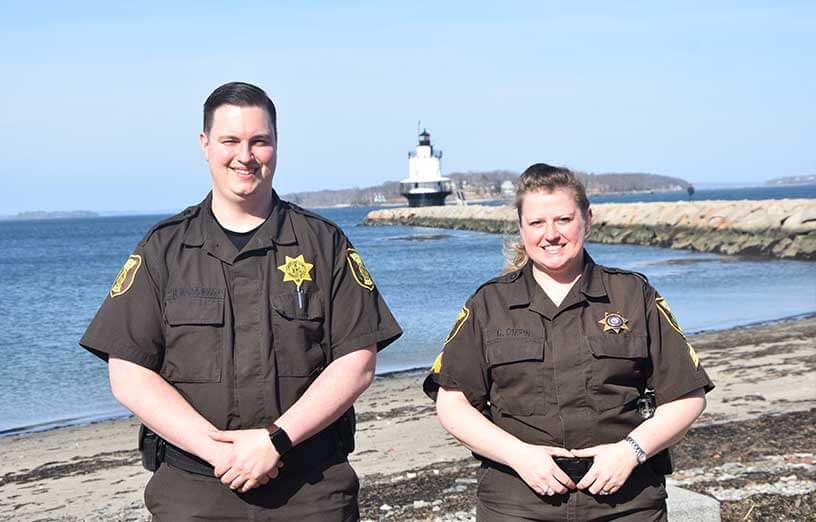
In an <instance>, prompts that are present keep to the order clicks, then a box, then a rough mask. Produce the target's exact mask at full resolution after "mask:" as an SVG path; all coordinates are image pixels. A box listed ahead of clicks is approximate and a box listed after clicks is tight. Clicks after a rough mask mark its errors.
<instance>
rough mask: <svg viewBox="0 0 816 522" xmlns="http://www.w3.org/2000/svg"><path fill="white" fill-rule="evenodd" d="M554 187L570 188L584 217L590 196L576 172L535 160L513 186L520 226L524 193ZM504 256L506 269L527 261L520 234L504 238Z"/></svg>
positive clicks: (506, 270)
mask: <svg viewBox="0 0 816 522" xmlns="http://www.w3.org/2000/svg"><path fill="white" fill-rule="evenodd" d="M556 189H566V190H569V191H570V192H571V193H572V195H573V198H574V199H575V204H576V205H577V206H578V208H579V209H580V210H581V215H583V216H584V219H587V217H588V213H589V199H588V198H587V195H586V188H584V184H583V183H581V181H580V180H579V179H578V176H577V175H576V174H575V173H574V172H573V171H571V170H570V169H568V168H565V167H553V166H552V165H547V164H546V163H536V164H534V165H530V166H529V167H527V170H525V171H524V172H523V173H522V174H521V177H520V178H519V182H518V185H517V187H516V201H515V205H516V213H517V214H518V220H519V226H521V206H522V204H523V203H524V196H526V195H527V194H529V193H531V192H547V193H551V192H554V191H555V190H556ZM504 257H505V260H506V261H507V263H506V265H505V267H504V272H505V273H507V272H512V271H514V270H520V269H521V268H523V267H524V265H526V264H527V261H528V258H527V252H525V250H524V243H523V242H522V241H521V238H520V237H513V238H512V239H510V240H506V241H505V242H504Z"/></svg>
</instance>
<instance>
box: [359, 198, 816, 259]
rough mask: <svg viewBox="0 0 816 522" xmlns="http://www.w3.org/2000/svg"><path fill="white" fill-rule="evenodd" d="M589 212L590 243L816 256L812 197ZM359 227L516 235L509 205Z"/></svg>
mask: <svg viewBox="0 0 816 522" xmlns="http://www.w3.org/2000/svg"><path fill="white" fill-rule="evenodd" d="M592 212H593V222H592V232H591V234H590V236H589V241H591V242H596V243H624V244H633V245H652V246H660V247H667V248H680V249H689V250H697V251H700V252H714V253H720V254H730V255H750V256H767V257H777V258H786V259H803V260H816V199H780V200H761V201H748V200H742V201H693V202H688V201H678V202H657V203H601V204H597V205H592ZM363 224H364V225H411V226H425V227H436V228H451V229H460V230H476V231H481V232H490V233H495V234H516V233H517V225H516V212H515V209H514V208H513V207H512V206H501V207H487V206H481V205H472V206H446V207H424V208H392V209H383V210H375V211H372V212H370V213H369V214H368V216H367V217H366V219H365V220H364V221H363Z"/></svg>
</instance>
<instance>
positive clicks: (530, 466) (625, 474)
mask: <svg viewBox="0 0 816 522" xmlns="http://www.w3.org/2000/svg"><path fill="white" fill-rule="evenodd" d="M553 457H567V458H575V457H581V458H589V457H592V458H593V459H594V460H593V464H592V466H591V467H590V468H589V471H587V473H586V475H584V476H583V478H581V480H580V481H579V482H578V484H575V483H574V482H573V481H572V480H571V479H570V478H569V476H568V475H567V474H566V473H564V471H563V470H562V469H561V468H559V467H558V465H557V464H556V463H555V461H554V460H553ZM512 460H513V462H510V465H511V467H512V468H513V469H515V470H516V472H517V473H518V474H519V476H521V478H522V480H524V482H526V483H527V485H528V486H530V487H531V488H532V489H533V491H535V492H536V493H538V494H539V495H548V496H552V495H555V494H556V493H558V494H564V493H566V492H567V491H569V490H576V489H581V490H587V491H588V492H589V493H591V494H593V495H608V494H611V493H615V492H616V491H618V490H619V489H620V488H621V486H623V483H624V482H626V479H628V478H629V475H630V474H631V473H632V470H634V469H635V467H636V466H637V465H638V461H637V457H636V456H635V454H634V452H633V451H632V448H630V447H629V445H628V444H626V442H625V441H620V442H616V443H614V444H601V445H599V446H593V447H591V448H585V449H580V450H568V449H564V448H557V447H553V446H536V445H533V444H526V443H524V444H523V446H522V450H521V451H520V452H518V453H517V454H516V455H514V457H513V459H512Z"/></svg>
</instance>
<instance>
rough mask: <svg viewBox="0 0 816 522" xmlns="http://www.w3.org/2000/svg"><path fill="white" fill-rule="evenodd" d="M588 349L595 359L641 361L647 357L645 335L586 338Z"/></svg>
mask: <svg viewBox="0 0 816 522" xmlns="http://www.w3.org/2000/svg"><path fill="white" fill-rule="evenodd" d="M586 339H587V343H589V349H590V350H592V353H593V354H594V355H595V356H596V357H615V358H619V359H643V358H646V357H648V356H649V349H648V346H647V345H646V336H645V335H612V334H609V335H599V336H593V337H587V338H586Z"/></svg>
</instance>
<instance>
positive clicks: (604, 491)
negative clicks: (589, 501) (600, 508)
mask: <svg viewBox="0 0 816 522" xmlns="http://www.w3.org/2000/svg"><path fill="white" fill-rule="evenodd" d="M610 493H612V492H611V491H607V490H605V489H604V490H601V495H608V494H610Z"/></svg>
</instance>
